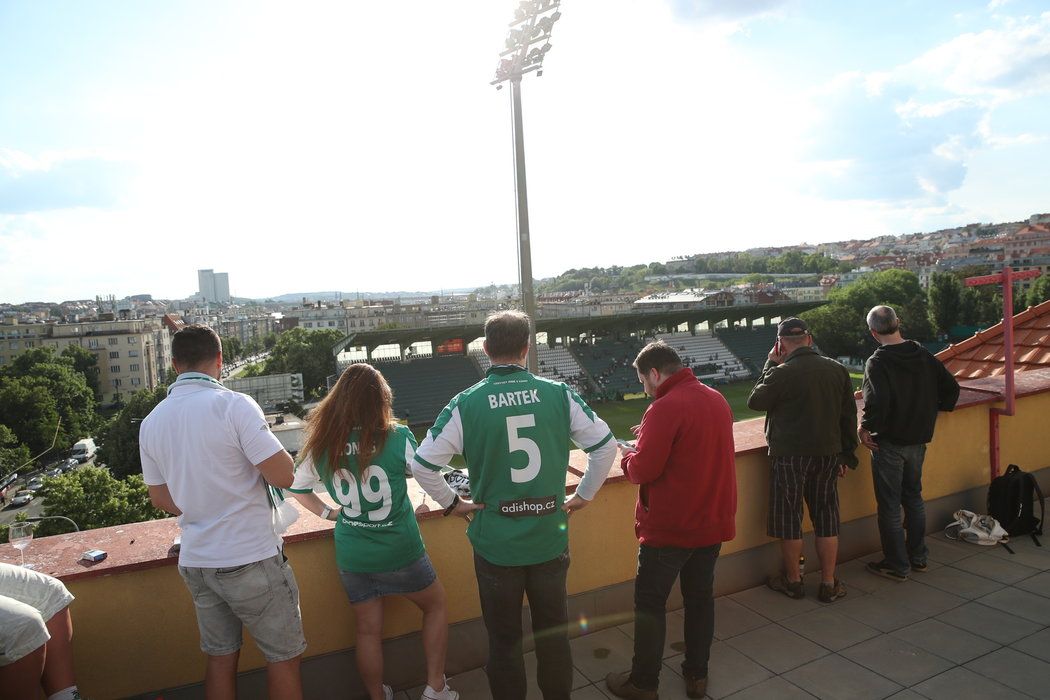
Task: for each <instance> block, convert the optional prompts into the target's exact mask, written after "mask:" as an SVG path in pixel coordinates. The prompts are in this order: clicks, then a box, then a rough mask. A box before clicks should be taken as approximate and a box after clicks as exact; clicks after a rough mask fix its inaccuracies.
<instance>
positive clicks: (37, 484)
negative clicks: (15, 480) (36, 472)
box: [26, 476, 44, 491]
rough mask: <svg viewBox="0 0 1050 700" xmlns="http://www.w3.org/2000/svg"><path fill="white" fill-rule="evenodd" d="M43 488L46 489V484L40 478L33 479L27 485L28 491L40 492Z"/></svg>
mask: <svg viewBox="0 0 1050 700" xmlns="http://www.w3.org/2000/svg"><path fill="white" fill-rule="evenodd" d="M42 488H44V482H43V480H42V479H41V478H40V477H39V476H38V477H36V478H34V479H31V480H30V482H29V483H28V484H26V490H27V491H39V490H40V489H42Z"/></svg>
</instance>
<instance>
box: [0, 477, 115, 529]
mask: <svg viewBox="0 0 1050 700" xmlns="http://www.w3.org/2000/svg"><path fill="white" fill-rule="evenodd" d="M94 461H95V459H94V457H92V458H91V459H89V460H88V461H87V462H86V463H85V464H92V463H94ZM70 462H71V463H70ZM63 464H65V466H64V467H63V466H60V465H63ZM78 466H80V465H79V464H77V461H76V460H75V459H74V460H64V459H63V460H59V461H58V462H55V463H52V464H48V465H47V467H45V468H44V469H37V470H34V471H32V472H28V473H26V474H25V475H24V476H23V477H22V478H20V479H19V480H18V481H16V482H15V485H14V486H12V487H11V488H10V489H8V491H7V504H6V505H5V506H4V507H3V510H0V525H7V524H9V523H11V522H12V521H13V520H14V519H15V518H16V517H17V516H18V514H19V513H25V514H26V515H28V516H29V517H30V518H36V517H39V516H41V515H43V511H44V499H43V498H40V497H39V496H34V497H33V499H32V500H30V501H29V502H28V503H25V504H20V505H15V500H16V499H15V497H16V495H17V494H18V492H19V491H26V490H31V491H35V490H37V489H39V488H40V486H42V485H43V480H44V479H45V478H47V477H48V476H53V475H55V471H54V470H55V469H60V470H61V469H64V470H65V471H69V470H70V469H76V468H77V467H78ZM0 544H2V543H0Z"/></svg>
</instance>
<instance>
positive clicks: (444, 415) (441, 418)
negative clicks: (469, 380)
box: [427, 394, 460, 438]
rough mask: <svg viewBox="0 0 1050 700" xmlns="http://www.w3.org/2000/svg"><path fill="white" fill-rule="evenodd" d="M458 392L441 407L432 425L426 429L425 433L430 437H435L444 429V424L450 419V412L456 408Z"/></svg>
mask: <svg viewBox="0 0 1050 700" xmlns="http://www.w3.org/2000/svg"><path fill="white" fill-rule="evenodd" d="M459 396H460V395H459V394H457V395H456V396H453V397H452V400H451V401H449V402H448V405H447V406H445V407H444V408H443V409H441V413H439V414H438V417H437V420H435V421H434V425H432V426H431V427H430V430H428V431H427V435H429V436H430V437H435V438H436V437H437V436H438V435H440V434H441V431H442V430H444V429H445V426H446V425H447V424H448V422H449V421H450V420H452V412H453V411H455V410H456V407H457V406H458V405H459Z"/></svg>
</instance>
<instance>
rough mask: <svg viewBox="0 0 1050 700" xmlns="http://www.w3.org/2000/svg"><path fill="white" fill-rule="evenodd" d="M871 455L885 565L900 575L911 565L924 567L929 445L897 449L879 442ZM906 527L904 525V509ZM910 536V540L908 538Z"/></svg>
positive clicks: (897, 446) (883, 441) (899, 446)
mask: <svg viewBox="0 0 1050 700" xmlns="http://www.w3.org/2000/svg"><path fill="white" fill-rule="evenodd" d="M877 442H878V444H879V449H878V450H876V451H875V452H872V453H871V476H872V479H873V481H874V484H875V501H876V502H877V503H878V506H879V511H878V512H879V517H878V521H879V539H880V540H882V556H883V559H884V560H885V562H886V565H887V566H889V567H890V568H892V569H893V570H894V571H896V572H897V573H899V574H907V573H908V572H909V571H911V562H915V563H917V564H925V563H926V557H927V555H928V551H929V550H927V549H926V504H925V503H924V502H923V500H922V462H923V460H924V459H925V458H926V445H897V444H894V443H892V442H890V441H889V440H877ZM902 507H903V509H904V524H903V527H902V525H901V508H902ZM905 533H907V538H905Z"/></svg>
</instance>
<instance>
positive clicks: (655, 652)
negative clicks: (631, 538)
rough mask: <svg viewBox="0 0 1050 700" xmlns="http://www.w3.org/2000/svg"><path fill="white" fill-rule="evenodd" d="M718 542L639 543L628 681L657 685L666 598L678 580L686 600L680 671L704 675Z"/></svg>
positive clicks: (712, 630)
mask: <svg viewBox="0 0 1050 700" xmlns="http://www.w3.org/2000/svg"><path fill="white" fill-rule="evenodd" d="M721 549H722V545H721V544H714V545H711V546H710V547H697V548H695V549H682V548H678V547H649V546H646V545H644V544H643V545H640V546H639V547H638V577H637V578H636V579H635V580H634V662H633V663H632V664H631V682H632V683H634V685H635V686H637V687H639V688H643V689H645V690H656V689H657V687H658V686H659V685H660V665H661V664H662V663H663V651H664V637H665V636H666V634H667V631H666V625H667V621H666V619H665V616H666V615H667V596H668V595H670V593H671V586H673V585H674V581H675V579H676V578H678V577H679V576H681V580H680V581H679V586H680V587H681V589H682V600H683V602H684V603H685V660H684V661H683V662H682V673H683V674H684V675H686V676H688V677H691V678H706V677H707V660H708V658H709V657H710V656H711V639H712V637H714V634H715V599H714V596H713V595H712V588H713V585H714V580H715V562H717V561H718V553H719V551H721Z"/></svg>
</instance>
